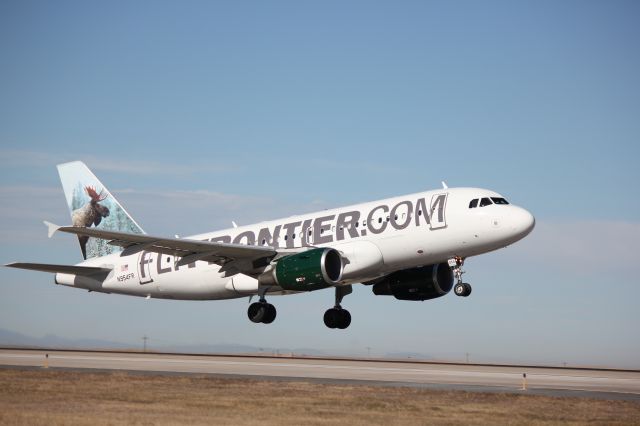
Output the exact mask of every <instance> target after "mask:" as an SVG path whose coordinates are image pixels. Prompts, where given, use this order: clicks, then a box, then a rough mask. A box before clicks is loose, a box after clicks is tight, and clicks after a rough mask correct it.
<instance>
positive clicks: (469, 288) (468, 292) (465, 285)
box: [463, 283, 471, 297]
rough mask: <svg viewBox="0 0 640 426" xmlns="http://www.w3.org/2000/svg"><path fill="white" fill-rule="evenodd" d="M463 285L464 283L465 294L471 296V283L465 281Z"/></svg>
mask: <svg viewBox="0 0 640 426" xmlns="http://www.w3.org/2000/svg"><path fill="white" fill-rule="evenodd" d="M463 285H464V294H463V296H464V297H467V296H469V295H470V294H471V284H469V283H464V284H463Z"/></svg>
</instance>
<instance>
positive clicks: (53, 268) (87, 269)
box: [4, 262, 111, 276]
mask: <svg viewBox="0 0 640 426" xmlns="http://www.w3.org/2000/svg"><path fill="white" fill-rule="evenodd" d="M4 266H8V267H10V268H20V269H31V270H33V271H42V272H54V273H55V272H60V273H62V274H74V275H86V276H89V275H96V274H108V273H109V272H111V268H99V267H95V266H71V265H53V264H50V263H21V262H14V263H8V264H6V265H4Z"/></svg>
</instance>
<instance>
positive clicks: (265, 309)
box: [247, 302, 276, 324]
mask: <svg viewBox="0 0 640 426" xmlns="http://www.w3.org/2000/svg"><path fill="white" fill-rule="evenodd" d="M247 316H248V317H249V319H250V320H251V321H252V322H255V323H264V324H271V323H272V322H273V320H275V319H276V307H275V306H273V305H272V304H271V303H267V302H255V303H252V304H251V305H249V309H247Z"/></svg>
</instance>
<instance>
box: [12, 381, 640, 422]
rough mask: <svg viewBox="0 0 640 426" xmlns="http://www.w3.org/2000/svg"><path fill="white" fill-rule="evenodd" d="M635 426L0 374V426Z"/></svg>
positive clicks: (580, 408) (186, 385) (465, 406)
mask: <svg viewBox="0 0 640 426" xmlns="http://www.w3.org/2000/svg"><path fill="white" fill-rule="evenodd" d="M557 423H566V424H586V423H589V424H607V425H610V424H620V425H622V424H624V425H628V424H638V425H640V403H638V402H633V401H606V400H596V399H587V398H554V397H546V396H532V395H520V394H500V393H478V392H461V391H436V390H425V389H416V388H404V387H373V386H360V385H328V384H318V383H309V382H298V381H291V382H289V381H284V382H283V381H258V380H249V379H246V380H245V379H222V378H215V377H207V376H166V375H136V374H128V373H121V372H114V373H96V372H68V371H61V370H53V369H49V370H44V369H43V370H20V369H0V425H18V424H29V425H32V424H35V425H38V424H43V425H45V424H46V425H77V424H91V425H117V424H160V425H178V424H224V425H272V424H274V425H301V424H305V425H306V424H312V425H327V424H349V425H368V424H384V425H397V424H400V425H404V424H557Z"/></svg>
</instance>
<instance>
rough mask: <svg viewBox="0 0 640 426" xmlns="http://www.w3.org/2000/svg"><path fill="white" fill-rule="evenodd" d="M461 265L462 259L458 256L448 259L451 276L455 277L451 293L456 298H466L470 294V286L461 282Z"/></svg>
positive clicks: (462, 263) (462, 272)
mask: <svg viewBox="0 0 640 426" xmlns="http://www.w3.org/2000/svg"><path fill="white" fill-rule="evenodd" d="M462 265H464V259H463V258H461V257H460V256H456V257H453V258H451V259H449V266H450V267H451V270H452V271H453V275H454V276H455V277H456V281H457V282H456V285H455V286H454V287H453V292H454V293H455V294H456V296H462V297H468V296H469V295H470V294H471V284H469V283H463V282H462V274H464V271H463V270H462Z"/></svg>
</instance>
